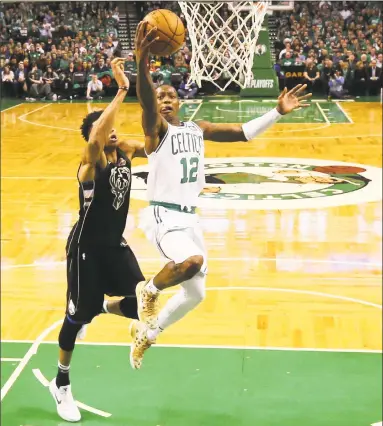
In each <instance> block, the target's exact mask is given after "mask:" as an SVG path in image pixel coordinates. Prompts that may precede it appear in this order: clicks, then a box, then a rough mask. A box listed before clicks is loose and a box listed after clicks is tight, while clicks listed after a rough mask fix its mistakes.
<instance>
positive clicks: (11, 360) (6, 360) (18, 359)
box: [1, 358, 23, 362]
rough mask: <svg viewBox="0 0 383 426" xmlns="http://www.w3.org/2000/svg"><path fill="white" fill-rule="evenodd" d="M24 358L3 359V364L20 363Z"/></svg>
mask: <svg viewBox="0 0 383 426" xmlns="http://www.w3.org/2000/svg"><path fill="white" fill-rule="evenodd" d="M22 360H23V358H1V362H20V361H22Z"/></svg>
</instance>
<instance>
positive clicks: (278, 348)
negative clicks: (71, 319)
mask: <svg viewBox="0 0 383 426" xmlns="http://www.w3.org/2000/svg"><path fill="white" fill-rule="evenodd" d="M1 343H15V344H27V343H33V340H2V341H1ZM41 345H57V341H55V340H45V341H44V342H41ZM77 345H82V346H122V347H130V346H131V343H125V342H84V341H81V342H78V341H76V346H77ZM152 348H180V349H228V350H236V349H237V350H245V351H246V350H247V351H280V352H331V353H333V352H335V353H360V354H370V353H371V354H381V353H382V351H381V350H379V349H343V348H292V347H283V346H241V345H238V346H233V345H202V344H201V345H192V344H174V343H158V344H157V343H156V345H155V346H152Z"/></svg>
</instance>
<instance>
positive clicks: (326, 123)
mask: <svg viewBox="0 0 383 426" xmlns="http://www.w3.org/2000/svg"><path fill="white" fill-rule="evenodd" d="M215 108H216V110H217V111H221V112H235V113H237V114H238V113H239V112H240V111H236V110H232V109H222V108H220V107H218V106H216V107H215ZM275 124H283V125H290V124H293V125H297V124H298V125H299V126H302V124H313V123H275ZM330 125H331V124H330V122H329V121H328V119H325V123H324V124H323V126H318V127H305V128H304V129H297V130H295V129H286V130H275V129H273V132H274V133H285V132H306V131H308V130H320V129H325V128H327V127H329V126H330ZM255 139H259V138H258V137H256V138H255Z"/></svg>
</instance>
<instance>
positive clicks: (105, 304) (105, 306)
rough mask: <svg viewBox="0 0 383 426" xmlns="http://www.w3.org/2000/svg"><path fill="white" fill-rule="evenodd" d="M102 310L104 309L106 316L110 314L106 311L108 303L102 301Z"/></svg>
mask: <svg viewBox="0 0 383 426" xmlns="http://www.w3.org/2000/svg"><path fill="white" fill-rule="evenodd" d="M102 308H103V309H104V311H105V313H106V314H109V313H110V312H109V311H108V301H107V300H104V303H103V304H102Z"/></svg>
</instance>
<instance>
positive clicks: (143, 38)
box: [135, 21, 167, 154]
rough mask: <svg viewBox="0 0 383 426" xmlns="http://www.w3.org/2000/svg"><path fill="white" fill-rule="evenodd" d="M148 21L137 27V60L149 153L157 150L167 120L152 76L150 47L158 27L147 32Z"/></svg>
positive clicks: (143, 124) (138, 86)
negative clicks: (163, 116)
mask: <svg viewBox="0 0 383 426" xmlns="http://www.w3.org/2000/svg"><path fill="white" fill-rule="evenodd" d="M147 25H148V23H147V22H144V21H143V22H140V23H139V25H138V28H137V33H136V39H135V46H136V61H137V97H138V100H139V102H140V105H141V107H142V110H143V113H142V127H143V129H144V133H145V149H146V152H147V153H148V154H151V153H152V152H153V151H155V150H156V148H157V146H158V144H159V143H160V135H162V134H163V133H165V132H166V129H167V122H166V120H164V119H163V118H162V117H161V115H160V113H159V111H158V106H157V96H156V91H155V88H154V85H153V82H152V78H151V76H150V72H149V67H148V60H149V48H150V45H151V44H152V43H154V42H155V41H156V31H157V29H156V28H152V29H151V30H150V31H149V32H148V33H146V28H147Z"/></svg>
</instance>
